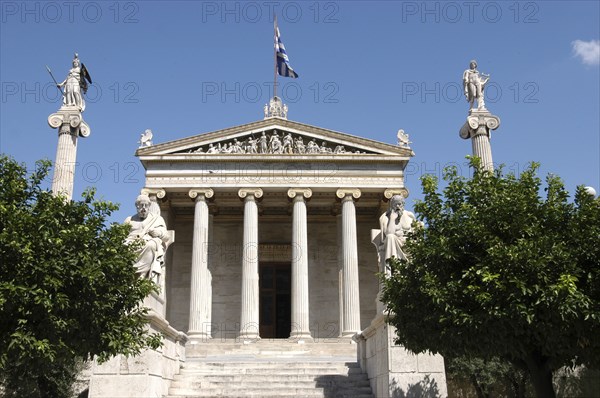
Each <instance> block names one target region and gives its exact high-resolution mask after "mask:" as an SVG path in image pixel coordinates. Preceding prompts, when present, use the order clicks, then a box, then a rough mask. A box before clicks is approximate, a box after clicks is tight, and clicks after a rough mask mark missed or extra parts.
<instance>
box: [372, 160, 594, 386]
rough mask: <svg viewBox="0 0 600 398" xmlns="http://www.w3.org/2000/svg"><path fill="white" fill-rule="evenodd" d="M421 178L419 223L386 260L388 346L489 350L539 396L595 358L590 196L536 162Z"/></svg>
mask: <svg viewBox="0 0 600 398" xmlns="http://www.w3.org/2000/svg"><path fill="white" fill-rule="evenodd" d="M471 162H472V166H473V167H474V169H475V172H474V174H473V177H472V178H465V177H461V176H459V175H458V173H457V170H456V168H449V169H447V170H446V171H445V173H444V180H445V181H446V182H447V186H446V188H445V189H444V190H443V194H442V193H440V192H438V181H437V179H436V178H435V177H433V176H425V177H424V178H423V179H422V187H423V191H424V194H425V195H424V200H423V201H421V202H419V203H417V204H416V205H415V210H416V213H417V214H418V218H419V219H420V220H422V221H423V222H424V224H425V226H416V229H415V231H414V232H413V233H412V234H411V235H410V237H409V239H408V241H407V243H406V246H405V248H406V252H407V253H408V255H409V256H410V262H407V261H398V260H397V259H395V258H394V259H391V261H389V266H390V268H391V277H390V278H388V279H386V280H385V281H384V294H383V301H384V302H385V303H386V304H387V305H388V308H389V309H390V311H391V312H392V313H393V314H394V316H393V317H390V323H391V324H393V325H394V326H395V327H396V330H397V342H398V343H400V344H403V345H404V346H405V347H407V348H408V349H410V350H412V351H414V352H422V351H426V350H430V351H432V352H438V353H441V354H442V355H447V356H450V357H459V356H462V355H469V356H473V357H479V358H483V359H486V358H487V359H489V358H491V357H494V356H497V357H502V358H506V359H508V360H510V361H511V362H512V363H514V364H515V365H516V366H520V367H522V368H526V369H528V371H529V372H530V375H531V379H532V382H533V385H534V387H535V389H536V394H537V395H538V396H546V397H549V396H553V395H554V393H553V391H552V371H553V370H556V369H558V368H560V367H562V366H565V365H573V364H586V365H587V366H591V367H598V365H599V364H600V339H598V336H600V200H598V199H594V198H593V197H592V196H591V195H589V194H588V193H586V192H585V190H584V189H583V187H579V188H578V189H577V192H576V193H575V197H574V201H572V202H570V201H569V195H568V192H567V191H566V190H565V188H564V185H563V183H562V182H561V180H560V179H559V178H558V177H556V176H553V175H549V176H548V177H547V178H546V186H545V188H544V191H545V195H544V196H545V197H541V196H540V192H541V186H542V181H541V180H540V178H539V177H537V174H536V172H537V168H538V165H536V164H532V165H531V166H530V167H529V168H528V169H527V170H526V171H524V172H523V173H522V174H521V175H520V176H518V177H517V176H515V175H512V174H509V175H504V174H503V172H502V170H501V169H499V170H496V171H495V172H489V171H485V170H482V169H481V168H480V166H479V161H478V159H476V158H474V159H472V160H471Z"/></svg>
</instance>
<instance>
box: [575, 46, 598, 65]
mask: <svg viewBox="0 0 600 398" xmlns="http://www.w3.org/2000/svg"><path fill="white" fill-rule="evenodd" d="M571 46H573V52H574V53H575V55H576V56H578V57H580V58H581V62H583V63H584V64H586V65H598V64H600V40H590V41H583V40H575V41H574V42H572V43H571Z"/></svg>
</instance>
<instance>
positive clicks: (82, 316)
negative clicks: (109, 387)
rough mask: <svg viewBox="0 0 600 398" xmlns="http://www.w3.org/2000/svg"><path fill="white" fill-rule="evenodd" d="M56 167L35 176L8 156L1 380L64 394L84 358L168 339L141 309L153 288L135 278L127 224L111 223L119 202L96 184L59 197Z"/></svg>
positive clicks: (37, 392)
mask: <svg viewBox="0 0 600 398" xmlns="http://www.w3.org/2000/svg"><path fill="white" fill-rule="evenodd" d="M49 167H50V162H48V161H43V162H38V164H37V167H36V170H35V171H34V172H32V173H31V174H30V175H28V174H27V170H26V169H25V167H24V166H23V165H20V164H18V163H17V162H15V161H14V160H13V159H11V158H9V157H6V156H3V155H2V156H0V259H1V263H2V265H1V267H0V386H4V388H5V390H6V391H13V392H16V393H17V395H19V394H20V396H29V397H35V396H41V397H44V396H59V395H56V394H59V393H57V392H53V391H52V390H53V389H56V388H59V387H57V383H58V382H57V381H56V379H57V378H58V379H60V374H62V373H65V374H66V373H68V372H70V369H72V367H73V366H74V364H75V363H76V362H77V361H78V360H81V359H83V360H87V359H90V358H92V357H94V356H98V357H99V359H100V360H105V359H108V358H109V357H111V356H113V355H116V354H126V355H135V354H137V353H139V352H140V351H141V350H142V349H144V348H146V347H152V348H157V347H158V346H159V345H160V338H159V336H158V335H154V334H149V332H148V331H147V329H146V325H147V322H148V321H147V319H146V313H147V310H146V309H145V308H143V307H142V306H140V302H141V301H142V300H143V299H144V297H146V296H147V295H148V294H149V293H150V292H151V291H153V290H154V289H155V285H154V284H153V283H152V282H150V281H148V280H143V279H139V278H138V277H137V276H136V275H135V270H134V268H133V265H132V264H133V263H134V261H135V258H136V247H135V246H127V245H125V244H124V239H125V237H126V236H127V234H128V231H129V226H126V225H120V224H112V225H107V218H108V217H109V216H110V214H111V213H112V212H113V211H115V210H117V208H118V207H117V206H116V205H115V204H112V203H110V202H106V201H98V200H95V199H94V191H92V190H90V191H87V192H85V193H84V195H83V200H82V201H67V200H65V198H64V197H56V196H54V195H52V193H51V192H49V191H47V190H44V189H42V188H41V184H42V181H43V180H44V179H45V178H46V176H47V175H48V171H49ZM61 372H62V373H61ZM53 380H54V381H53Z"/></svg>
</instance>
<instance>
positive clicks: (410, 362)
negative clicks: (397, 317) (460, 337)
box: [354, 315, 448, 398]
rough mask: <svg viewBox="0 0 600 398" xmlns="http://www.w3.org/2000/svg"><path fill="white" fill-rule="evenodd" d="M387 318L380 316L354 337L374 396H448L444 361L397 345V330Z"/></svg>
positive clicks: (438, 356)
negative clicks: (395, 338)
mask: <svg viewBox="0 0 600 398" xmlns="http://www.w3.org/2000/svg"><path fill="white" fill-rule="evenodd" d="M390 316H393V315H390ZM386 318H387V316H386V315H377V316H376V317H375V319H373V321H372V322H371V325H370V326H369V327H368V328H366V329H365V330H363V331H362V332H360V333H358V334H356V335H355V336H354V340H355V341H356V342H357V344H358V350H357V357H358V362H359V364H360V367H361V369H362V370H363V372H365V373H367V375H368V377H369V383H370V384H371V389H372V390H373V394H374V395H375V396H376V397H377V398H389V397H412V396H415V397H416V396H419V397H421V396H422V397H447V396H448V388H447V386H446V371H445V368H444V358H442V356H441V355H431V354H418V355H415V354H412V353H411V352H409V351H407V350H406V349H405V348H404V347H402V346H400V345H396V344H394V337H395V335H396V329H395V328H394V327H393V326H391V325H388V324H387V323H386V322H385V320H386Z"/></svg>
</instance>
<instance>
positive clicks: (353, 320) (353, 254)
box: [336, 189, 361, 337]
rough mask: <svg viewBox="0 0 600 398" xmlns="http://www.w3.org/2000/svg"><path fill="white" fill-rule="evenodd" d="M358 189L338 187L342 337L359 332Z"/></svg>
mask: <svg viewBox="0 0 600 398" xmlns="http://www.w3.org/2000/svg"><path fill="white" fill-rule="evenodd" d="M360 194H361V192H360V190H358V189H338V190H337V192H336V195H337V197H338V198H340V199H341V200H342V249H343V260H342V261H343V273H344V283H343V286H344V292H343V293H344V295H343V297H344V324H343V325H342V337H352V336H353V335H354V334H355V333H358V332H360V295H359V289H358V248H357V244H356V209H355V208H354V200H355V199H358V198H360Z"/></svg>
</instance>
